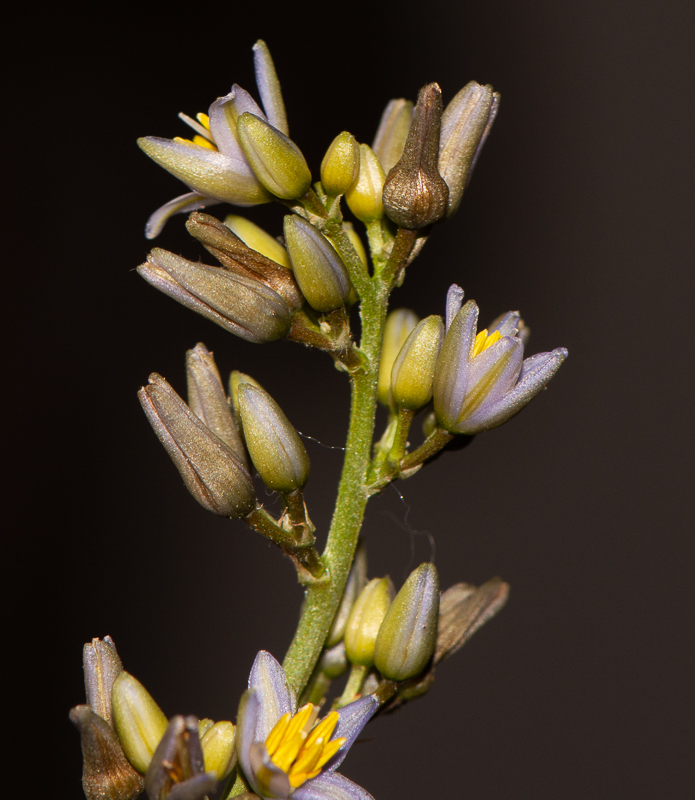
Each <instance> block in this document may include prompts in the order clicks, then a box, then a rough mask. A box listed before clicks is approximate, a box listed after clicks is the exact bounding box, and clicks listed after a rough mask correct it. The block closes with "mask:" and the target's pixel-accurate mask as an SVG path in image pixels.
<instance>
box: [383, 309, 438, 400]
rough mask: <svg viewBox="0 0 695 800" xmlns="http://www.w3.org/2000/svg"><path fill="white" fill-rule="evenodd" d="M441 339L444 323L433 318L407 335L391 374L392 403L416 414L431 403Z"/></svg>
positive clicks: (434, 316)
mask: <svg viewBox="0 0 695 800" xmlns="http://www.w3.org/2000/svg"><path fill="white" fill-rule="evenodd" d="M443 338H444V323H443V321H442V318H441V317H439V316H436V315H433V316H431V317H427V318H426V319H423V320H422V322H420V323H419V324H418V325H417V327H416V328H414V330H412V331H411V332H410V335H409V336H408V338H407V340H406V342H405V344H404V345H403V347H402V348H401V351H400V353H399V354H398V357H397V358H396V361H395V362H394V365H393V370H392V371H391V395H392V397H393V400H394V402H395V403H396V404H397V405H399V406H401V408H407V409H410V410H411V411H418V410H419V409H420V408H422V407H423V406H425V405H427V403H429V401H430V400H431V399H432V382H433V381H434V370H435V368H436V366H437V358H438V357H439V349H440V347H441V346H442V339H443Z"/></svg>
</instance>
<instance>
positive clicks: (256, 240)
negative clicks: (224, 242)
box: [224, 214, 292, 269]
mask: <svg viewBox="0 0 695 800" xmlns="http://www.w3.org/2000/svg"><path fill="white" fill-rule="evenodd" d="M224 224H225V225H226V226H227V227H228V228H229V229H230V230H231V231H232V233H236V235H237V236H238V237H239V238H240V239H241V241H242V242H244V244H247V245H248V246H249V247H250V248H251V249H252V250H255V251H256V252H257V253H260V254H261V255H264V256H265V257H266V258H269V259H270V260H271V261H274V262H275V263H276V264H280V266H281V267H286V268H287V269H291V268H292V265H291V264H290V257H289V256H288V255H287V250H285V248H284V247H283V246H282V245H281V244H280V242H278V240H277V239H275V238H273V237H272V236H271V235H270V234H269V233H266V232H265V231H264V230H263V228H259V227H258V225H256V224H255V223H254V222H251V220H249V219H246V217H240V216H237V215H236V214H228V215H227V216H226V217H225V220H224Z"/></svg>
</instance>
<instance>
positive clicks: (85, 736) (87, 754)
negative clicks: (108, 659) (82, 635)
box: [70, 639, 144, 800]
mask: <svg viewBox="0 0 695 800" xmlns="http://www.w3.org/2000/svg"><path fill="white" fill-rule="evenodd" d="M94 641H99V640H98V639H95V640H94ZM86 646H88V645H86ZM70 721H71V722H72V723H73V724H74V725H75V727H76V728H77V729H78V730H79V732H80V739H81V743H82V758H83V766H82V788H83V789H84V793H85V796H86V798H87V800H134V798H136V797H137V796H138V795H139V794H140V792H142V789H143V786H144V781H143V779H142V776H141V775H139V774H138V773H137V772H136V771H135V770H134V769H133V767H132V766H131V765H130V763H129V762H128V759H127V758H126V757H125V754H124V752H123V748H122V747H121V744H120V742H119V741H118V737H117V736H116V734H115V732H114V730H113V729H112V728H111V726H110V725H109V724H108V723H107V722H106V721H105V720H104V719H102V717H101V716H100V715H98V714H95V713H94V711H92V709H91V708H90V707H89V706H86V705H83V706H75V708H73V709H72V710H71V711H70Z"/></svg>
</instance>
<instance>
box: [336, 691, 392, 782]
mask: <svg viewBox="0 0 695 800" xmlns="http://www.w3.org/2000/svg"><path fill="white" fill-rule="evenodd" d="M377 708H379V701H378V700H377V699H376V697H375V696H374V695H373V694H368V695H366V696H365V697H361V698H360V699H359V700H355V702H354V703H350V704H349V705H347V706H343V707H342V708H340V709H338V724H337V725H336V728H335V730H334V731H333V736H332V738H333V739H341V738H343V737H344V738H345V739H347V741H346V742H345V744H344V745H343V746H342V747H341V748H340V750H338V752H337V753H336V754H335V755H334V756H333V758H332V759H331V760H330V761H329V762H328V763H327V764H326V766H325V767H324V771H325V772H333V771H334V770H336V769H338V767H339V766H340V765H341V764H342V763H343V761H344V760H345V756H346V755H347V754H348V750H349V749H350V748H351V747H352V745H353V744H354V742H355V739H357V737H358V736H359V735H360V733H362V728H364V726H365V725H366V724H367V723H368V722H369V720H370V719H371V718H372V716H373V715H374V713H375V712H376V710H377Z"/></svg>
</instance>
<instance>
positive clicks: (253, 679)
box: [249, 650, 297, 742]
mask: <svg viewBox="0 0 695 800" xmlns="http://www.w3.org/2000/svg"><path fill="white" fill-rule="evenodd" d="M249 689H255V690H256V692H257V696H258V720H257V722H256V729H255V732H254V740H255V741H257V742H265V740H266V739H267V738H268V734H269V733H270V731H271V730H272V729H273V727H274V725H275V723H276V722H277V721H278V720H279V719H280V717H281V716H282V715H283V714H286V713H288V712H289V713H290V714H294V713H295V711H296V710H297V701H296V700H295V698H294V695H293V694H292V691H291V690H290V687H289V684H288V683H287V676H286V675H285V670H284V669H283V668H282V667H281V666H280V664H279V663H278V662H277V661H276V660H275V659H274V658H273V656H271V655H270V653H268V652H267V651H266V650H261V651H260V652H259V653H258V655H257V656H256V659H255V661H254V662H253V666H252V667H251V674H250V675H249Z"/></svg>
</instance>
